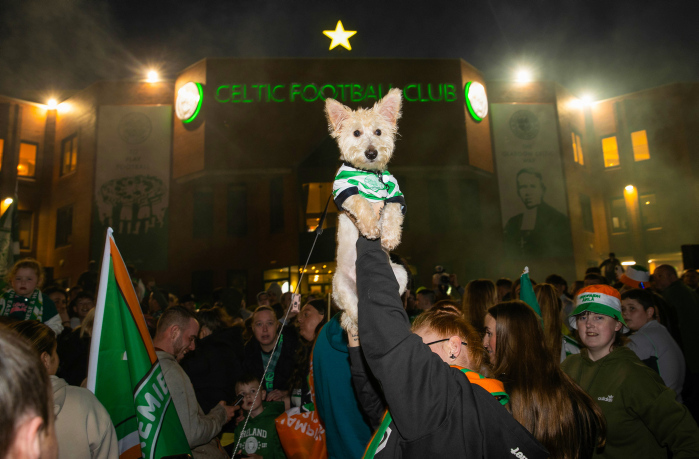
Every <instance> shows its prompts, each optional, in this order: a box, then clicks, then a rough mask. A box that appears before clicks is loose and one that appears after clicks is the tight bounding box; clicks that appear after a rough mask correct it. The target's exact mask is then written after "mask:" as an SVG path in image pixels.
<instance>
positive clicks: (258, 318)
mask: <svg viewBox="0 0 699 459" xmlns="http://www.w3.org/2000/svg"><path fill="white" fill-rule="evenodd" d="M251 319H252V334H253V336H252V337H251V338H250V340H249V341H248V342H247V344H246V345H245V359H244V361H243V367H244V369H245V372H246V373H250V374H252V375H255V376H256V377H257V378H260V379H261V380H262V376H263V374H264V381H263V389H265V390H266V391H267V398H266V401H268V402H272V401H281V400H283V399H284V397H286V396H288V395H289V387H288V382H289V377H290V376H291V372H292V370H293V368H294V354H295V353H296V348H297V346H298V342H299V339H298V332H297V331H296V329H295V328H294V327H289V326H286V327H282V326H281V324H280V323H279V321H278V320H277V316H276V314H275V313H274V310H272V308H271V307H269V306H259V307H258V308H257V309H255V312H254V313H253V315H252V317H251ZM280 328H281V332H280V333H281V335H282V338H281V340H280V341H279V344H278V345H277V349H276V350H275V351H274V352H272V350H273V349H274V346H275V343H276V342H277V337H278V334H277V332H278V331H279V329H280ZM270 361H271V362H270ZM268 363H269V367H267V364H268ZM265 368H268V369H267V373H265Z"/></svg>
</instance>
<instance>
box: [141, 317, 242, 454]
mask: <svg viewBox="0 0 699 459" xmlns="http://www.w3.org/2000/svg"><path fill="white" fill-rule="evenodd" d="M198 334H199V323H198V322H197V319H196V317H195V316H194V314H192V313H191V312H190V311H189V310H187V309H185V308H183V307H182V306H175V307H172V308H169V309H167V310H166V311H165V312H164V313H163V315H162V316H161V317H160V320H158V328H157V330H156V333H155V338H154V339H153V344H154V345H155V350H156V353H157V355H158V360H159V361H160V366H161V368H162V370H163V376H164V377H165V382H166V383H167V387H168V390H169V391H170V394H171V395H172V401H173V403H174V404H175V409H176V410H177V415H178V416H179V418H180V422H181V423H182V428H183V429H184V433H185V435H186V436H187V441H188V442H189V446H190V448H192V455H193V456H194V458H195V459H197V458H202V459H203V458H219V457H220V458H221V459H223V458H228V455H227V454H226V453H225V451H224V450H223V448H221V445H220V444H219V442H218V439H217V438H216V435H217V434H218V433H219V432H220V431H221V427H223V425H224V424H225V423H226V422H228V421H229V420H230V419H231V418H232V417H233V414H234V413H235V411H236V410H238V409H239V407H237V406H228V405H226V403H225V402H224V401H221V402H220V403H219V404H218V405H216V406H215V407H214V408H213V409H212V410H211V411H209V414H204V411H203V410H202V409H201V407H200V406H199V403H198V402H197V397H196V395H195V393H194V388H193V387H192V382H191V381H190V380H189V377H188V376H187V374H186V373H185V372H184V370H183V369H182V367H181V366H180V365H179V363H178V362H179V361H180V360H182V357H184V356H185V354H187V353H188V352H189V351H193V350H194V345H195V344H194V340H195V339H196V337H197V335H198Z"/></svg>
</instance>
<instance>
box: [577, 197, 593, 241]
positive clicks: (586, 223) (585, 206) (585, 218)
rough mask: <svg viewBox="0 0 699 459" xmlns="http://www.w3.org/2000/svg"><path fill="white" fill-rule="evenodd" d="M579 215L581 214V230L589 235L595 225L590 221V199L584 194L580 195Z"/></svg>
mask: <svg viewBox="0 0 699 459" xmlns="http://www.w3.org/2000/svg"><path fill="white" fill-rule="evenodd" d="M580 213H581V214H582V223H583V229H584V230H585V231H589V232H590V233H594V232H595V225H594V221H593V220H592V203H591V202H590V197H589V196H587V195H585V194H581V195H580Z"/></svg>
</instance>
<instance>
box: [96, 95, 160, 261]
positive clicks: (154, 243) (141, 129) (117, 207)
mask: <svg viewBox="0 0 699 459" xmlns="http://www.w3.org/2000/svg"><path fill="white" fill-rule="evenodd" d="M171 139H172V107H171V106H170V105H114V106H102V107H100V110H99V118H98V128H97V158H96V162H97V164H96V167H95V219H94V226H93V237H92V240H93V241H101V240H103V239H104V232H105V231H106V228H108V227H112V228H113V229H114V235H115V237H116V238H117V239H119V246H120V247H121V249H122V253H123V255H124V259H125V260H127V263H133V264H135V265H136V266H137V267H138V268H140V269H147V270H158V269H165V268H166V267H167V240H168V231H167V229H168V224H167V221H168V204H169V200H168V198H169V191H170V190H169V189H170V186H169V185H170V154H171V151H172V148H171V142H172V140H171ZM93 246H94V244H93ZM95 250H97V252H96V251H95ZM98 253H101V247H96V246H94V247H93V258H94V259H99V255H97V254H98Z"/></svg>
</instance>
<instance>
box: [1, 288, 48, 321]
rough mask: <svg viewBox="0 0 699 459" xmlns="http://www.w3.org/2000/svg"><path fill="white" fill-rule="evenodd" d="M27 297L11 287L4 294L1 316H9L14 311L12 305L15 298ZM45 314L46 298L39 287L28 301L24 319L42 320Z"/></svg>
mask: <svg viewBox="0 0 699 459" xmlns="http://www.w3.org/2000/svg"><path fill="white" fill-rule="evenodd" d="M17 297H19V298H25V297H23V296H21V295H17V293H16V292H15V291H14V290H13V289H10V290H8V291H7V292H5V294H4V295H3V296H2V303H3V304H2V305H1V306H2V310H0V316H4V317H9V316H10V313H11V312H12V307H13V306H14V304H15V298H17ZM43 316H44V298H43V297H42V295H41V290H39V289H38V288H35V289H34V292H32V295H31V296H30V297H29V301H28V302H27V312H26V314H25V315H24V319H23V320H38V321H39V322H41V321H42V318H43Z"/></svg>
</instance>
